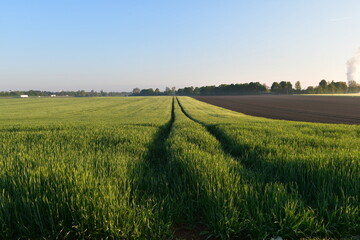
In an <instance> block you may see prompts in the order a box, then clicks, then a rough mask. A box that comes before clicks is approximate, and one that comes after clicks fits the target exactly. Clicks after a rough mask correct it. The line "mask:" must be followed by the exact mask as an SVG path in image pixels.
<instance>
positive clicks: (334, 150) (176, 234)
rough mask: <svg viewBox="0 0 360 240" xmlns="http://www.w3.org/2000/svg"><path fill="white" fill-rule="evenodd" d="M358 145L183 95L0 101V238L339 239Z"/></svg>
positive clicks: (358, 215)
mask: <svg viewBox="0 0 360 240" xmlns="http://www.w3.org/2000/svg"><path fill="white" fill-rule="evenodd" d="M359 146H360V126H358V125H342V124H319V123H304V122H291V121H281V120H270V119H265V118H258V117H251V116H247V115H244V114H241V113H236V112H233V111H230V110H226V109H222V108H219V107H215V106H212V105H209V104H206V103H203V102H199V101H197V100H194V99H192V98H189V97H123V98H121V97H118V98H110V97H109V98H29V99H15V98H14V99H0V239H178V238H179V239H181V238H185V237H186V231H188V232H190V233H191V232H196V233H197V234H198V236H199V238H203V239H206V238H215V239H216V238H221V239H229V238H230V239H231V238H238V239H271V238H272V237H276V236H281V237H282V238H284V239H299V238H351V237H354V236H358V235H360V149H359ZM179 229H181V231H179ZM184 232H185V233H184Z"/></svg>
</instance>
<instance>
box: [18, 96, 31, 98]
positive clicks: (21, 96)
mask: <svg viewBox="0 0 360 240" xmlns="http://www.w3.org/2000/svg"><path fill="white" fill-rule="evenodd" d="M20 97H21V98H28V97H29V95H20Z"/></svg>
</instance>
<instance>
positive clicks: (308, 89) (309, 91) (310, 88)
mask: <svg viewBox="0 0 360 240" xmlns="http://www.w3.org/2000/svg"><path fill="white" fill-rule="evenodd" d="M306 93H308V94H314V93H315V89H314V87H311V86H310V87H308V88H307V89H306Z"/></svg>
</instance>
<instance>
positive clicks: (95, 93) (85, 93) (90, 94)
mask: <svg viewBox="0 0 360 240" xmlns="http://www.w3.org/2000/svg"><path fill="white" fill-rule="evenodd" d="M131 94H132V93H131V92H105V91H103V90H101V91H99V92H98V91H94V90H91V91H85V90H78V91H59V92H52V91H40V90H29V91H12V90H9V91H0V96H1V97H18V96H20V95H28V96H30V97H50V96H52V95H56V96H60V97H107V96H129V95H131Z"/></svg>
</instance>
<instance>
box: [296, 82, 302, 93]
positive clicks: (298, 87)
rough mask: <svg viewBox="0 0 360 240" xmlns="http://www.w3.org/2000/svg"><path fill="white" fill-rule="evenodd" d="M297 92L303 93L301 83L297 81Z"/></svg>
mask: <svg viewBox="0 0 360 240" xmlns="http://www.w3.org/2000/svg"><path fill="white" fill-rule="evenodd" d="M295 90H296V91H297V92H300V91H301V84H300V81H296V83H295Z"/></svg>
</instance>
